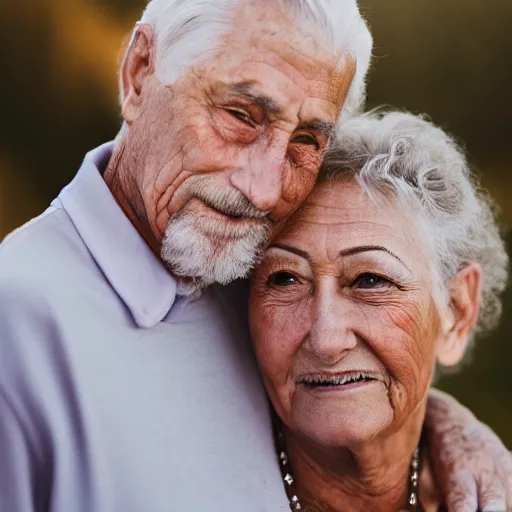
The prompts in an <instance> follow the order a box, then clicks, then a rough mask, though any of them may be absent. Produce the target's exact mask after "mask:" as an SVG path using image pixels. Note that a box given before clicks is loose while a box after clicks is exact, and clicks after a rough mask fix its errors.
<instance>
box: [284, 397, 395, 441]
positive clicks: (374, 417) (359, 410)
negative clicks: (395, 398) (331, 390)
mask: <svg viewBox="0 0 512 512" xmlns="http://www.w3.org/2000/svg"><path fill="white" fill-rule="evenodd" d="M292 420H293V423H294V426H295V429H296V430H297V431H299V432H301V433H302V434H303V435H305V436H306V437H308V438H310V439H311V440H314V441H316V442H318V443H319V444H324V445H327V446H347V447H349V446H354V445H360V444H361V443H365V442H369V441H371V440H372V439H374V438H376V437H378V436H379V434H380V433H382V432H383V431H384V430H385V429H387V428H388V427H389V426H390V425H391V423H392V422H393V410H392V408H391V406H390V404H389V400H388V398H387V395H386V394H385V393H382V394H380V393H377V394H376V395H375V396H365V397H361V398H357V397H355V396H354V397H350V398H349V397H346V398H342V397H336V396H327V395H324V396H315V394H311V393H298V394H296V395H295V397H294V400H293V407H292Z"/></svg>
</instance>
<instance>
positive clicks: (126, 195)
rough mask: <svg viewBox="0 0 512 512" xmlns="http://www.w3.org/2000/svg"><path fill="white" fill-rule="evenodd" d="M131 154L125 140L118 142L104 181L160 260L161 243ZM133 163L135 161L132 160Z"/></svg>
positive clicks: (104, 175)
mask: <svg viewBox="0 0 512 512" xmlns="http://www.w3.org/2000/svg"><path fill="white" fill-rule="evenodd" d="M129 161H130V159H129V152H128V150H127V148H126V142H125V140H124V139H123V138H119V139H118V140H117V141H116V144H115V146H114V150H113V151H112V156H111V158H110V160H109V162H108V164H107V168H106V169H105V172H104V173H103V179H104V180H105V183H106V184H107V186H108V188H109V189H110V192H111V193H112V195H113V196H114V198H115V200H116V202H117V204H118V205H119V207H120V208H121V209H122V210H123V212H124V214H125V215H126V216H127V217H128V219H129V220H130V222H131V223H132V224H133V226H134V227H135V229H136V230H137V231H138V232H139V234H140V235H141V236H142V238H143V239H144V240H145V242H146V243H147V244H148V246H149V247H150V249H151V250H152V251H153V252H154V253H155V255H156V256H157V257H158V258H160V247H161V244H160V242H159V241H158V240H157V239H156V237H155V235H154V234H153V231H152V230H151V227H150V225H149V222H148V220H147V214H146V211H145V207H144V201H143V199H142V196H141V193H140V190H139V188H138V187H137V181H136V179H135V173H134V172H133V170H132V169H131V167H130V164H129ZM132 161H135V160H134V159H132Z"/></svg>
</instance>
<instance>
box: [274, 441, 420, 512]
mask: <svg viewBox="0 0 512 512" xmlns="http://www.w3.org/2000/svg"><path fill="white" fill-rule="evenodd" d="M278 437H279V448H280V451H279V462H280V464H281V472H282V476H283V480H284V483H285V488H286V494H287V496H288V499H289V500H290V509H291V510H292V512H299V511H301V510H303V508H302V505H301V503H300V500H299V497H298V496H297V494H296V493H295V492H294V485H293V484H294V483H295V480H294V478H293V476H292V473H291V469H290V466H289V460H288V454H287V453H286V450H285V449H284V435H283V434H282V433H281V432H280V433H279V436H278ZM419 470H420V449H419V446H418V447H417V448H416V450H414V454H413V456H412V461H411V471H410V476H409V500H408V503H409V506H410V507H411V508H409V509H405V510H403V511H401V512H419V511H420V510H421V509H420V506H419V500H418V490H419V489H418V481H419Z"/></svg>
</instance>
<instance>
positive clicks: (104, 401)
mask: <svg viewBox="0 0 512 512" xmlns="http://www.w3.org/2000/svg"><path fill="white" fill-rule="evenodd" d="M370 50H371V38H370V35H369V33H368V31H367V29H366V26H365V24H364V22H363V20H362V19H361V17H360V16H359V13H358V10H357V6H356V4H355V1H354V0H336V1H327V0H322V1H320V0H317V1H313V0H296V1H293V2H291V1H286V0H273V1H272V2H270V1H267V0H257V1H256V0H254V1H249V0H186V1H184V0H152V1H151V2H150V3H149V4H148V7H147V9H146V11H145V14H144V16H143V19H142V22H141V23H139V24H138V25H137V27H136V28H135V30H134V33H133V37H132V40H131V43H130V45H129V48H128V50H127V52H126V55H125V58H124V61H123V63H122V67H121V72H120V84H121V103H122V115H123V119H124V123H123V127H122V129H121V131H120V133H119V136H118V137H117V140H116V142H115V144H107V145H104V146H102V147H100V148H98V149H96V150H94V151H92V152H91V153H89V154H88V155H87V156H86V157H85V160H84V163H83V165H82V167H81V169H80V171H79V172H78V174H77V176H76V178H75V179H74V180H73V182H72V183H71V184H70V185H68V186H67V187H66V188H65V189H64V190H63V191H62V192H61V194H60V195H59V197H58V198H57V199H56V200H55V201H54V202H53V203H52V205H51V207H50V208H49V209H48V210H47V211H46V212H45V213H44V214H43V215H41V216H40V217H39V218H37V219H35V220H34V221H32V222H30V223H28V224H27V225H26V226H24V227H22V228H21V229H19V230H17V231H16V232H15V233H13V234H12V235H11V236H10V237H8V239H7V240H6V241H5V242H4V243H3V244H2V246H1V247H0V303H1V311H0V332H1V336H0V354H1V359H0V457H1V461H2V462H1V465H0V510H1V511H2V512H3V511H4V510H5V511H6V512H36V511H37V512H40V511H45V512H48V511H52V512H70V511H72V512H117V511H119V512H142V511H144V512H146V511H147V512H168V511H178V510H179V511H190V512H196V511H199V510H209V511H210V510H211V511H219V512H220V511H222V512H226V511H230V512H231V511H233V512H239V511H242V510H243V511H250V512H257V511H258V512H259V511H272V512H276V511H285V510H287V507H288V504H287V500H286V495H285V492H284V489H283V486H282V482H281V478H280V473H279V468H278V466H277V464H276V459H275V453H274V446H273V440H272V431H271V426H270V421H269V413H268V409H267V402H266V399H265V395H264V392H263V390H262V388H261V385H260V381H259V378H258V374H257V369H256V367H255V365H254V362H253V358H252V353H251V350H250V347H249V344H248V339H247V332H246V325H245V321H244V317H243V316H241V314H240V311H241V310H243V308H244V297H243V295H239V294H238V289H237V288H238V286H237V285H236V284H235V285H229V286H224V285H226V284H227V283H229V282H231V281H233V280H235V279H237V278H240V277H244V276H245V275H246V274H247V272H248V270H249V269H250V268H251V266H252V265H253V264H254V263H255V261H256V260H257V258H258V254H259V253H260V251H261V249H262V247H264V245H265V244H266V242H267V240H268V239H269V237H270V236H272V235H273V234H274V233H276V232H278V230H279V229H280V226H281V225H282V223H283V222H284V221H285V219H286V218H287V217H288V216H289V215H290V214H291V213H292V212H293V211H294V210H295V209H296V208H297V207H298V205H299V204H300V203H301V201H303V200H304V198H305V197H306V195H307V194H308V193H309V192H310V191H311V189H312V187H313V185H314V183H315V178H316V176H317V172H318V168H319V165H320V162H321V158H322V153H323V151H324V149H325V148H326V146H327V144H328V141H329V135H330V132H331V130H332V129H333V126H334V125H335V123H336V120H337V118H338V117H339V115H340V112H341V110H342V108H344V109H345V110H347V109H350V108H357V106H358V105H359V104H360V102H361V100H362V98H363V82H364V76H365V74H366V71H367V68H368V64H369V59H370ZM343 105H345V107H343ZM239 306H241V308H239ZM237 308H238V309H237ZM432 400H433V406H432V408H431V412H432V415H433V418H434V421H433V422H432V423H433V425H434V426H433V428H432V432H431V435H432V436H433V437H434V438H435V440H436V442H437V446H439V449H438V454H439V459H440V460H441V459H442V460H443V461H444V464H442V465H441V466H442V467H440V468H439V471H440V477H441V478H445V479H446V480H447V481H448V479H450V480H449V481H450V482H451V484H450V489H449V491H451V494H450V496H449V497H448V500H451V501H450V503H451V504H452V506H453V510H468V509H467V508H463V507H464V506H467V505H468V504H469V506H470V507H471V506H473V507H475V506H476V499H477V492H480V497H481V498H482V497H483V499H484V501H485V503H489V501H490V500H492V499H494V498H496V499H502V500H503V499H504V498H505V497H504V495H503V494H504V491H503V488H502V487H496V486H493V485H489V484H490V483H492V482H493V481H494V480H495V478H494V477H495V475H497V473H499V472H501V471H503V472H505V471H506V470H507V464H508V463H509V461H508V459H506V458H505V451H504V449H503V447H502V446H501V445H500V444H499V443H498V441H497V440H496V438H495V437H494V436H493V434H491V433H487V431H486V430H485V428H484V427H482V426H480V424H479V423H478V422H477V421H476V420H475V419H474V418H472V417H470V416H467V415H466V414H465V413H464V411H463V410H462V408H461V407H460V406H459V405H458V404H452V403H451V402H450V401H448V400H447V399H444V398H441V397H437V398H436V397H433V398H432ZM458 431H460V432H462V433H461V434H460V435H453V433H454V432H458ZM468 432H470V434H468ZM455 448H456V449H457V450H458V452H457V453H462V454H464V453H469V452H470V451H473V452H474V457H472V458H471V459H469V461H468V462H466V461H464V460H463V457H458V458H456V459H454V458H453V457H450V454H451V453H453V452H452V449H455ZM441 454H442V455H443V456H442V457H441ZM499 457H502V458H503V460H504V461H505V462H501V463H500V462H499V461H498V458H499ZM475 460H476V461H478V462H479V464H480V465H475V464H472V462H471V461H475ZM479 468H480V469H479ZM495 472H497V473H495ZM468 475H469V478H467V476H468ZM500 481H501V480H500ZM475 483H478V484H479V487H478V489H477V486H476V485H474V486H473V484H475ZM465 486H467V487H465ZM486 493H487V494H486ZM481 501H482V499H481Z"/></svg>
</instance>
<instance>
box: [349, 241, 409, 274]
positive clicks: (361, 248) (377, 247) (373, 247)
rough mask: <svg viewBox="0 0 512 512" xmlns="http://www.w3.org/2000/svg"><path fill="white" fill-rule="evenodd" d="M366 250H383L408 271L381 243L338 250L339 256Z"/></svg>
mask: <svg viewBox="0 0 512 512" xmlns="http://www.w3.org/2000/svg"><path fill="white" fill-rule="evenodd" d="M368 251H384V252H387V253H388V254H390V255H391V256H393V258H395V259H396V260H398V261H399V262H400V263H401V264H402V265H403V266H404V267H405V268H406V269H407V270H409V272H410V271H411V270H410V268H409V267H408V266H407V265H406V264H405V263H404V262H403V261H402V260H401V259H400V258H399V257H398V256H397V255H396V254H395V253H394V252H392V251H390V250H389V249H388V248H387V247H384V246H382V245H360V246H358V247H350V248H348V249H344V250H342V251H340V253H339V254H340V256H350V255H352V254H358V253H360V252H368Z"/></svg>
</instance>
